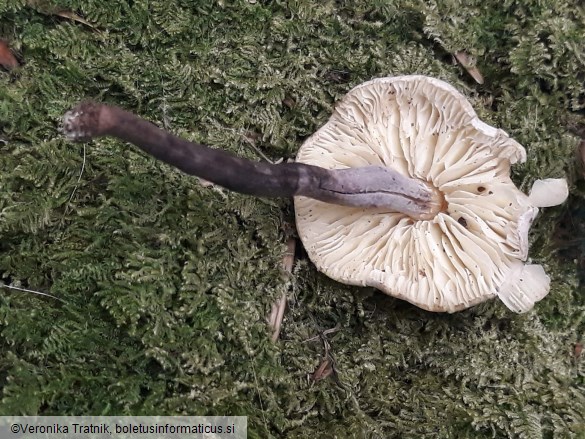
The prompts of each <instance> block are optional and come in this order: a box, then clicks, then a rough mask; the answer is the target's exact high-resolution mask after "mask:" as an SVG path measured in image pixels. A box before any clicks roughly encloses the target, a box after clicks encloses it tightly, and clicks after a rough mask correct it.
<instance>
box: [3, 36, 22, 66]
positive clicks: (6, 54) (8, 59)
mask: <svg viewBox="0 0 585 439" xmlns="http://www.w3.org/2000/svg"><path fill="white" fill-rule="evenodd" d="M19 65H20V64H19V63H18V61H17V60H16V58H15V57H14V55H13V54H12V52H11V51H10V48H9V47H8V44H7V43H6V42H5V41H2V40H0V66H2V67H4V68H5V69H6V70H12V69H15V68H17V67H18V66H19Z"/></svg>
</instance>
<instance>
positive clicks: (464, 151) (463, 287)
mask: <svg viewBox="0 0 585 439" xmlns="http://www.w3.org/2000/svg"><path fill="white" fill-rule="evenodd" d="M525 159H526V152H525V150H524V148H523V147H522V146H521V145H520V144H519V143H518V142H516V141H514V140H513V139H511V138H510V137H509V136H508V135H507V134H506V133H505V132H504V131H502V130H500V129H497V128H494V127H492V126H489V125H487V124H485V123H484V122H482V121H481V120H479V118H478V116H477V114H476V113H475V111H474V110H473V108H472V107H471V105H470V103H469V102H468V101H467V99H466V98H465V97H464V96H463V95H462V94H461V93H459V92H458V91H457V90H456V89H455V88H453V87H452V86H450V85H449V84H447V83H445V82H443V81H440V80H438V79H435V78H429V77H425V76H398V77H392V78H380V79H375V80H372V81H369V82H366V83H364V84H362V85H359V86H357V87H355V88H354V89H353V90H351V91H350V92H349V93H348V94H347V95H346V96H345V97H344V98H343V99H342V100H341V101H340V102H339V103H338V104H337V105H336V108H335V111H334V113H333V115H332V116H331V118H330V120H329V121H328V122H327V123H326V124H325V125H324V126H323V127H322V128H321V129H319V130H318V131H317V132H316V133H315V134H314V135H312V136H311V137H310V138H309V139H307V140H306V141H305V143H304V144H303V145H302V146H301V148H300V150H299V152H298V155H297V161H298V162H301V163H306V164H311V165H316V166H321V167H324V168H328V169H344V168H353V167H363V166H368V165H377V166H387V167H390V168H393V169H394V170H397V171H398V172H400V173H401V174H403V175H404V176H407V177H411V178H416V179H421V180H423V181H425V182H428V183H430V184H431V185H433V186H434V187H436V188H437V189H438V190H439V191H441V192H442V193H443V195H444V197H445V202H446V207H445V209H444V211H442V212H440V213H439V214H437V215H436V216H435V217H434V218H432V219H430V220H415V219H412V218H410V217H408V216H406V215H404V214H400V213H395V212H388V211H387V210H385V209H375V208H374V209H372V208H370V209H366V208H356V207H346V206H333V205H330V204H327V203H323V202H320V201H316V200H313V199H310V198H306V197H301V196H298V197H295V200H294V202H295V211H296V222H297V229H298V232H299V235H300V237H301V240H302V241H303V244H304V246H305V248H306V250H307V252H308V255H309V257H310V259H311V260H312V261H313V263H314V264H315V265H316V266H317V269H318V270H319V271H321V272H323V273H325V274H326V275H327V276H329V277H330V278H332V279H335V280H337V281H340V282H343V283H346V284H350V285H361V286H372V287H376V288H378V289H380V290H381V291H383V292H385V293H387V294H389V295H391V296H394V297H398V298H401V299H404V300H407V301H409V302H411V303H413V304H415V305H417V306H419V307H421V308H424V309H426V310H429V311H439V312H441V311H446V312H455V311H458V310H461V309H464V308H468V307H470V306H472V305H475V304H477V303H480V302H483V301H485V300H487V299H490V298H493V297H496V296H499V297H500V299H501V300H502V301H503V302H504V303H505V304H506V305H507V306H508V307H509V308H510V309H512V310H514V311H516V312H526V311H528V310H529V309H531V308H532V307H533V305H534V303H535V302H536V301H538V300H540V299H542V298H543V297H544V296H545V295H546V294H547V293H548V291H549V283H550V280H549V278H548V276H547V275H546V273H545V272H544V270H543V269H542V267H541V266H539V265H525V264H524V263H523V262H522V261H525V260H526V258H527V255H528V231H529V229H530V226H531V224H532V221H533V220H534V218H535V217H536V215H537V213H538V209H537V207H536V205H538V204H536V205H535V203H533V202H531V200H530V199H529V197H527V196H526V195H525V194H524V193H522V192H521V191H520V190H518V189H517V188H516V186H515V185H514V183H513V182H512V180H511V179H510V165H511V164H514V163H517V162H523V161H524V160H525ZM561 191H562V189H561ZM560 202H562V200H561V201H560ZM539 205H543V204H542V203H540V204H539ZM549 205H550V204H549Z"/></svg>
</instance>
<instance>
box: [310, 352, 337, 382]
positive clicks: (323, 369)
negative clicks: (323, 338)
mask: <svg viewBox="0 0 585 439" xmlns="http://www.w3.org/2000/svg"><path fill="white" fill-rule="evenodd" d="M332 373H333V365H332V364H331V361H329V358H325V359H324V360H323V361H321V364H319V367H317V369H315V372H313V375H311V379H312V380H313V381H314V382H317V381H321V380H324V379H325V378H327V377H328V376H330V375H331V374H332Z"/></svg>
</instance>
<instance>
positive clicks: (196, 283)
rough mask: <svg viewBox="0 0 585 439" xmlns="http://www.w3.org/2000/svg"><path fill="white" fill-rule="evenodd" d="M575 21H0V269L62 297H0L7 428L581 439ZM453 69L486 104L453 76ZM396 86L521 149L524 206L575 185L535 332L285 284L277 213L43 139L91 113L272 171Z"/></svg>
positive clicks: (498, 314)
mask: <svg viewBox="0 0 585 439" xmlns="http://www.w3.org/2000/svg"><path fill="white" fill-rule="evenodd" d="M58 7H61V8H65V9H67V10H70V11H74V12H76V13H78V14H80V15H81V16H83V17H84V18H85V19H87V20H88V21H90V22H91V23H92V24H93V25H94V26H95V27H94V28H92V27H89V26H86V25H83V24H81V23H77V22H73V21H71V20H67V19H64V18H60V17H57V16H55V15H51V13H50V11H52V10H55V8H58ZM584 20H585V17H584V16H583V10H582V8H581V9H579V8H575V6H574V5H573V4H572V3H571V2H569V1H565V2H562V1H560V2H559V1H557V2H544V3H543V2H541V1H526V2H522V4H518V3H516V2H512V1H506V2H503V3H502V2H495V1H491V2H490V1H488V2H486V1H481V2H479V1H477V2H465V5H463V4H461V3H460V2H458V1H441V2H423V1H420V0H405V1H335V2H334V1H324V2H318V3H317V2H308V1H302V0H296V1H289V2H281V1H278V2H261V1H258V2H248V1H243V0H241V1H234V2H227V1H211V0H208V1H199V2H188V1H182V0H177V1H165V2H162V1H133V2H124V1H113V0H112V1H103V0H99V1H98V0H84V1H75V0H67V1H66V0H63V1H59V2H56V3H50V2H24V1H4V2H0V23H1V24H0V30H1V32H2V35H0V37H4V38H6V39H8V40H9V41H10V42H11V45H12V47H13V48H14V49H15V50H16V51H17V52H18V54H19V56H22V59H23V60H24V65H23V66H22V67H20V68H19V69H18V70H16V71H14V72H11V73H8V72H0V130H1V133H0V135H1V136H2V137H3V138H5V139H6V140H7V143H0V148H1V149H2V151H1V152H2V154H0V163H1V167H2V168H1V169H2V173H0V189H1V192H2V196H1V197H0V234H1V236H0V250H1V252H0V274H1V276H2V280H3V281H4V282H5V283H12V284H13V285H17V286H18V285H20V286H24V287H28V288H32V289H38V290H42V291H46V292H50V293H51V294H54V295H56V296H58V297H60V298H61V299H63V300H64V301H65V303H60V302H56V301H53V300H50V299H40V298H39V297H37V296H34V295H30V294H24V293H17V292H14V291H8V290H0V291H1V293H0V352H1V355H0V387H1V397H0V414H20V413H22V414H43V415H56V414H110V415H113V414H198V415H205V414H218V415H223V414H234V415H236V414H241V415H247V416H249V426H250V429H249V434H250V437H268V436H274V437H281V436H289V437H312V436H318V435H324V436H327V437H332V436H337V437H352V436H353V437H396V438H410V437H412V438H415V437H416V438H421V437H428V438H431V437H432V438H435V437H444V438H456V437H461V438H467V437H486V438H487V437H522V438H536V437H544V438H552V437H559V438H565V437H583V436H584V435H585V420H584V417H583V413H585V396H584V395H585V382H584V381H585V379H584V369H583V358H580V359H578V358H575V356H574V348H575V345H576V344H578V343H583V334H584V332H585V322H584V319H583V316H584V315H585V295H584V294H583V286H582V285H580V284H579V275H580V273H579V271H578V266H579V264H582V260H583V255H584V254H585V246H583V239H582V237H580V236H579V235H575V234H576V233H584V230H585V226H584V224H585V215H583V212H582V208H581V207H580V206H581V205H582V203H583V198H584V194H585V192H584V191H583V190H582V189H579V185H581V186H582V182H581V183H579V182H578V181H577V180H576V177H577V173H576V171H575V169H574V164H573V151H574V148H575V147H576V145H577V142H578V139H577V138H576V137H575V136H574V135H573V134H571V133H570V131H569V128H570V127H569V121H571V122H570V123H571V124H574V123H577V124H583V123H585V122H584V121H583V113H582V112H583V109H584V99H585V87H584V86H583V71H584V70H585V69H584V65H583V60H584V59H585V53H584V47H585V44H584V41H583V32H582V23H583V21H584ZM462 49H464V50H466V51H467V52H468V53H469V54H470V55H472V56H474V57H475V58H476V60H477V65H478V68H479V69H480V70H481V71H482V73H483V75H484V76H485V78H486V82H485V84H483V85H478V84H475V83H474V82H473V80H472V79H471V78H470V77H469V76H468V74H467V73H466V72H465V70H464V69H463V68H462V67H460V66H458V65H455V64H453V63H452V59H451V55H450V53H452V52H453V51H456V50H462ZM411 73H420V74H426V75H431V76H436V77H439V78H441V79H444V80H446V81H448V82H450V83H452V84H453V85H455V86H456V87H457V88H458V89H459V90H461V91H462V92H464V93H466V94H467V95H468V96H469V97H470V99H471V100H472V102H473V105H474V107H475V108H476V110H477V111H478V113H479V114H480V115H481V117H482V118H483V119H485V120H486V121H488V122H490V123H492V124H494V125H497V126H499V127H501V128H503V129H505V130H506V131H508V132H509V133H510V134H511V135H512V136H513V137H514V138H516V139H517V140H518V141H520V142H521V143H522V144H523V145H525V146H526V148H527V150H528V157H529V159H528V161H527V162H526V164H523V165H519V166H516V167H515V168H514V170H513V177H514V179H515V181H516V182H517V183H518V184H519V185H520V186H521V188H522V189H523V190H525V191H527V190H528V189H529V187H530V185H531V184H532V181H534V180H535V179H537V178H546V177H563V176H566V177H568V178H569V179H570V181H571V188H572V191H573V193H572V197H571V199H570V203H568V204H567V205H566V206H561V207H557V208H553V209H545V210H544V211H543V212H542V213H541V214H540V216H539V219H538V221H537V222H536V224H535V226H534V228H533V231H532V233H531V242H532V249H531V257H532V258H533V260H534V261H536V262H538V263H543V264H544V265H545V267H546V269H547V271H548V272H549V273H550V274H551V278H552V288H551V293H550V295H549V296H548V297H547V298H546V299H545V300H543V301H542V302H540V303H539V304H538V305H537V306H536V309H535V311H533V312H531V313H529V314H528V315H524V316H517V315H514V314H511V313H510V312H508V311H507V310H506V309H505V308H504V307H503V305H501V304H500V303H498V302H496V301H493V302H489V303H485V304H482V305H480V306H477V307H475V308H473V309H471V310H467V311H464V312H461V313H458V314H455V315H435V314H430V313H427V312H424V311H421V310H418V309H416V308H414V307H412V306H410V305H408V304H405V303H403V302H400V301H397V300H394V299H391V298H388V297H385V296H383V295H381V294H380V293H377V292H375V291H374V290H372V289H360V288H353V287H347V286H343V285H340V284H338V283H335V282H333V281H331V280H329V279H327V278H325V277H324V276H323V275H321V274H319V273H317V272H316V270H315V268H314V266H312V265H311V264H310V263H309V262H308V261H307V260H306V259H305V258H301V259H300V260H299V261H298V262H297V265H296V267H295V269H294V272H293V275H292V276H290V277H288V278H283V276H282V273H281V269H280V264H281V262H280V261H281V258H282V256H283V254H284V252H285V245H284V243H285V242H286V238H287V237H288V235H289V233H290V232H289V229H290V224H291V223H292V221H293V220H292V218H293V216H292V205H291V203H290V201H289V200H278V201H268V200H256V199H252V198H250V197H246V196H242V195H237V194H229V193H225V192H221V191H218V190H216V189H214V188H204V187H202V186H201V185H199V184H198V182H197V181H196V180H195V179H193V178H189V177H187V176H184V175H182V174H180V173H178V172H177V171H175V170H172V169H169V168H168V167H167V166H164V165H162V164H160V163H157V162H155V161H153V160H152V159H150V158H148V157H145V156H144V155H142V154H140V153H138V152H137V151H136V150H135V149H133V148H131V147H129V146H127V145H124V144H121V143H119V142H114V141H111V140H100V141H98V142H93V143H92V144H88V145H86V146H85V148H84V147H83V146H80V145H73V144H70V143H67V142H65V141H64V140H63V139H62V137H61V136H60V135H59V133H58V131H57V128H58V124H59V119H60V117H61V115H62V114H63V113H64V112H65V111H66V110H68V109H69V108H70V107H71V106H72V105H74V104H75V103H76V102H77V101H78V100H80V99H83V98H94V99H98V100H102V101H106V102H111V103H116V104H118V105H122V106H124V107H126V108H128V109H130V110H132V111H134V112H137V113H139V114H141V115H143V116H145V117H147V118H149V119H151V120H153V121H155V122H157V123H159V124H160V125H162V126H165V127H167V128H168V129H171V130H172V131H174V132H176V133H178V134H179V135H182V136H184V137H187V138H191V139H196V140H198V141H200V142H204V143H209V144H212V145H214V146H216V147H220V148H224V149H227V150H230V151H232V152H234V153H237V154H239V155H242V156H247V157H250V158H254V159H258V160H259V159H260V158H259V157H258V154H257V153H256V152H255V151H254V150H253V149H252V148H250V146H249V142H250V141H251V142H253V143H254V144H255V146H256V147H257V148H259V149H260V150H261V151H262V152H263V154H265V155H266V156H268V157H270V158H271V159H275V160H276V159H279V158H284V159H288V158H291V157H294V155H295V153H296V150H297V149H298V146H299V144H300V143H301V142H302V140H303V139H304V138H306V137H307V136H309V135H310V134H311V133H312V132H313V131H314V130H315V129H316V128H317V127H318V126H320V125H321V124H323V123H324V122H325V121H326V120H327V119H328V117H329V115H330V114H331V111H332V108H333V106H334V103H335V101H336V100H337V99H338V98H339V97H340V96H342V95H343V94H345V93H346V92H347V91H348V90H349V89H350V88H351V87H353V86H354V85H356V84H359V83H361V82H363V81H366V80H368V79H371V78H373V77H377V76H388V75H398V74H411ZM84 154H85V160H84ZM82 166H83V172H82V173H81V169H82ZM80 174H81V176H80ZM567 229H568V231H569V232H568V233H569V238H570V239H568V238H567ZM561 241H562V242H561ZM581 266H582V267H585V264H583V265H581ZM581 276H583V274H581ZM283 292H287V293H288V294H289V298H290V300H289V307H288V310H287V313H286V317H285V321H284V325H283V328H282V334H281V339H280V341H279V342H278V343H276V344H273V343H271V342H270V340H269V338H270V337H269V329H268V327H267V324H266V316H267V314H268V312H269V310H270V308H271V306H272V303H273V302H274V301H275V300H276V299H277V298H279V297H280V296H281V294H282V293H283ZM332 328H336V331H335V332H332V333H330V334H328V335H327V341H328V343H329V353H330V355H331V357H332V358H333V359H334V361H335V370H336V373H335V374H334V375H333V376H332V377H330V378H327V379H325V380H322V381H318V382H316V383H313V382H312V381H311V379H310V375H311V374H312V373H313V371H314V370H315V369H316V368H317V367H318V366H319V364H320V362H321V361H322V359H323V356H324V354H325V353H324V346H323V342H322V341H321V340H320V339H319V338H317V339H314V337H315V336H317V335H318V334H320V333H322V332H323V331H326V330H328V329H332Z"/></svg>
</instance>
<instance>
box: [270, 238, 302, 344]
mask: <svg viewBox="0 0 585 439" xmlns="http://www.w3.org/2000/svg"><path fill="white" fill-rule="evenodd" d="M296 245H297V241H296V239H294V238H289V240H288V241H287V243H286V253H285V254H284V257H283V258H282V268H283V269H284V272H285V273H287V275H290V273H292V268H293V265H294V262H295V249H296ZM285 309H286V293H283V294H282V296H281V297H280V299H278V301H277V302H276V303H274V304H272V310H271V312H270V317H269V318H268V323H269V324H270V327H271V328H272V337H271V339H272V341H276V340H278V336H279V335H280V328H281V326H282V319H283V318H284V311H285Z"/></svg>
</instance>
